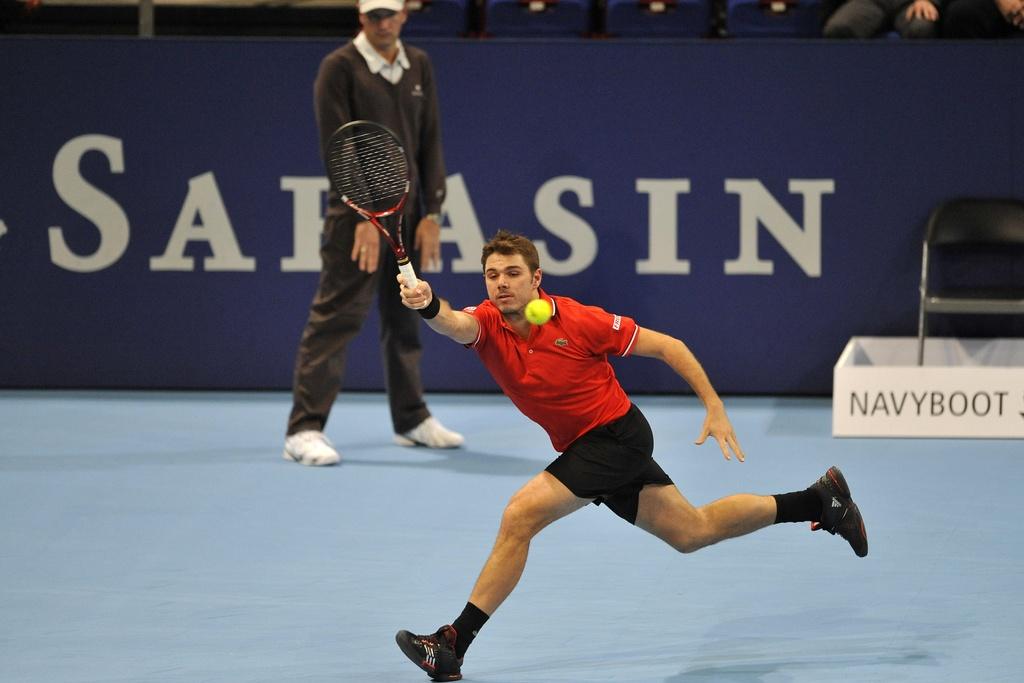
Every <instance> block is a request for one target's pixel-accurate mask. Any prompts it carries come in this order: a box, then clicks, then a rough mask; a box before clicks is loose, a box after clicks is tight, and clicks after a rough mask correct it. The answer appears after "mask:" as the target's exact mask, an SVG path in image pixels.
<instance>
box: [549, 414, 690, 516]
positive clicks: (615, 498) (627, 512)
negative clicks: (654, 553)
mask: <svg viewBox="0 0 1024 683" xmlns="http://www.w3.org/2000/svg"><path fill="white" fill-rule="evenodd" d="M653 452H654V434H652V433H651V425H649V424H648V423H647V418H645V417H644V414H643V413H641V412H640V409H639V408H637V407H636V406H635V405H631V406H630V408H629V411H627V412H626V414H625V415H623V416H622V417H620V418H618V419H617V420H613V421H611V422H609V423H608V424H606V425H603V426H601V427H595V428H594V429H591V430H590V431H589V432H587V433H586V434H584V435H583V436H581V437H580V438H578V439H576V440H575V441H573V442H572V444H571V445H570V446H569V448H567V449H566V450H565V452H564V453H562V454H561V455H560V456H558V457H557V458H556V459H555V460H554V462H552V463H551V464H550V465H548V466H547V467H546V468H545V469H546V470H547V471H548V472H550V473H551V474H552V476H554V477H555V479H557V480H558V481H560V482H562V483H563V484H565V486H566V488H568V489H569V490H570V491H572V492H573V494H574V495H576V496H578V497H580V498H593V499H594V504H595V505H600V504H601V503H604V504H605V505H607V506H608V509H610V510H611V511H612V512H614V513H615V514H617V515H618V516H619V517H622V518H623V519H624V520H626V521H627V522H629V523H630V524H636V513H637V506H638V505H639V503H640V490H641V489H643V487H644V486H647V485H648V484H671V483H672V479H671V478H670V477H669V476H668V475H667V474H665V471H664V470H662V469H661V466H660V465H658V463H656V462H655V461H654V458H653V457H652V453H653Z"/></svg>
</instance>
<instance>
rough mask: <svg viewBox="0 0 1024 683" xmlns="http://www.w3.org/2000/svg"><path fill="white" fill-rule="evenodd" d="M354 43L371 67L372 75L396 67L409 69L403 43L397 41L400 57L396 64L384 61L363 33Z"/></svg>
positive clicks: (396, 59) (397, 58)
mask: <svg viewBox="0 0 1024 683" xmlns="http://www.w3.org/2000/svg"><path fill="white" fill-rule="evenodd" d="M352 43H353V44H354V45H355V46H356V49H357V50H359V54H361V55H362V56H363V59H365V60H366V66H367V67H369V69H370V73H372V74H377V73H380V72H381V71H382V70H384V69H386V68H394V67H395V66H401V67H402V68H403V69H408V68H409V66H410V65H409V57H407V56H406V54H405V47H404V46H403V45H402V41H401V40H399V41H397V43H396V44H397V46H398V56H397V57H396V58H395V61H394V63H389V62H388V60H386V59H384V57H382V56H381V54H380V53H379V52H377V50H375V49H374V47H373V45H370V40H369V38H367V37H366V34H365V33H363V32H362V31H360V32H359V35H358V36H356V37H355V38H354V39H353V40H352Z"/></svg>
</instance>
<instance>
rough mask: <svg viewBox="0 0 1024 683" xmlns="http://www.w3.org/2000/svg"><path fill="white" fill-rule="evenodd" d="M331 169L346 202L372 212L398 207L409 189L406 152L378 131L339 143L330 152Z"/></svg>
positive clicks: (348, 137)
mask: <svg viewBox="0 0 1024 683" xmlns="http://www.w3.org/2000/svg"><path fill="white" fill-rule="evenodd" d="M328 169H329V170H330V172H331V175H332V176H333V178H332V180H333V181H334V184H335V187H336V188H337V189H338V191H339V193H341V194H342V195H343V197H344V198H345V199H347V200H348V201H350V202H352V203H353V204H356V205H358V206H359V207H361V208H363V209H365V210H369V211H372V212H382V211H388V210H390V209H393V208H395V206H396V205H397V204H398V203H399V202H400V201H401V199H402V197H403V196H404V195H405V193H406V191H407V188H408V172H407V166H406V159H405V152H404V151H403V150H402V148H401V147H400V146H399V145H398V144H397V143H396V142H395V141H394V139H393V138H392V137H391V135H389V134H388V133H385V132H382V131H378V130H371V131H362V132H361V131H355V132H353V134H351V135H349V136H347V137H345V138H343V139H341V140H340V141H338V143H337V144H336V145H334V146H333V147H332V149H330V150H329V152H328Z"/></svg>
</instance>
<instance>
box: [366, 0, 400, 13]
mask: <svg viewBox="0 0 1024 683" xmlns="http://www.w3.org/2000/svg"><path fill="white" fill-rule="evenodd" d="M404 7H405V2H403V0H359V13H360V14H369V13H370V12H372V11H373V10H375V9H387V10H391V11H392V12H401V11H402V9H403V8H404Z"/></svg>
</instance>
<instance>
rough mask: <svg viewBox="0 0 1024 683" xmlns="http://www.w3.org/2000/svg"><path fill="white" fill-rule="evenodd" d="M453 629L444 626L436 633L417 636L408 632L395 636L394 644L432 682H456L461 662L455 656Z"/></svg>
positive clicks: (400, 632) (459, 675)
mask: <svg viewBox="0 0 1024 683" xmlns="http://www.w3.org/2000/svg"><path fill="white" fill-rule="evenodd" d="M455 638H456V633H455V629H454V628H453V627H451V626H448V625H445V626H442V627H441V628H439V629H437V633H432V634H431V635H429V636H418V635H416V634H414V633H409V632H408V631H399V632H398V633H397V634H395V642H397V643H398V647H400V648H402V652H404V653H405V656H406V657H408V658H409V659H411V660H412V663H413V664H415V665H416V666H418V667H419V668H421V669H423V670H424V671H426V672H427V675H428V676H430V680H432V681H458V680H460V679H461V678H462V660H461V659H459V658H458V657H456V656H455Z"/></svg>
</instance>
